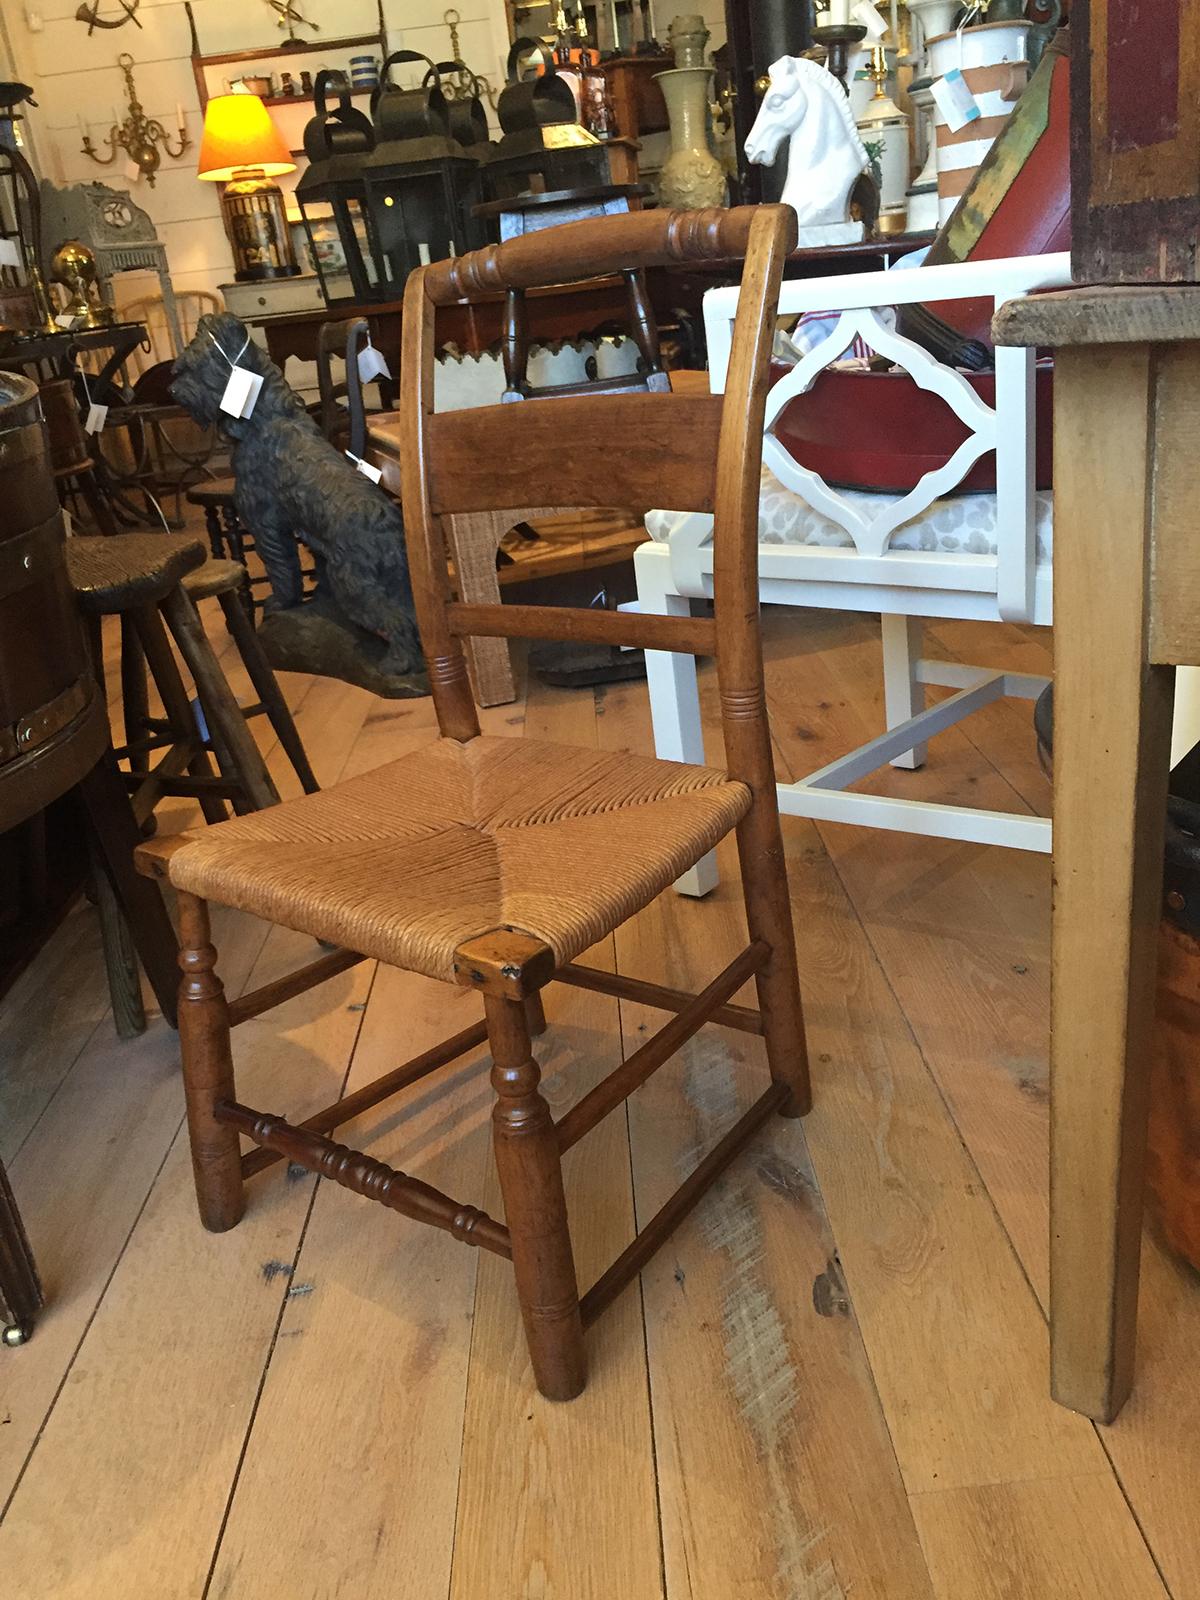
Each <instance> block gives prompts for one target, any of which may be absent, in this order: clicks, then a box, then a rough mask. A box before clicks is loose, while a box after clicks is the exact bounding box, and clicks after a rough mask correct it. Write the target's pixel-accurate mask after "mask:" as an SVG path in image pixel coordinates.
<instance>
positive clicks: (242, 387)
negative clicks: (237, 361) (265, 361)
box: [221, 367, 263, 417]
mask: <svg viewBox="0 0 1200 1600" xmlns="http://www.w3.org/2000/svg"><path fill="white" fill-rule="evenodd" d="M262 386H263V381H262V375H261V373H258V372H250V371H249V370H248V369H247V368H246V367H234V369H233V371H232V372H231V373H230V374H229V382H228V383H227V384H226V385H225V393H224V394H223V395H222V396H221V410H222V411H225V412H228V414H229V415H230V416H231V417H248V416H249V415H250V413H251V412H252V411H253V410H254V407H255V404H256V403H257V401H258V391H259V390H260V389H261V388H262Z"/></svg>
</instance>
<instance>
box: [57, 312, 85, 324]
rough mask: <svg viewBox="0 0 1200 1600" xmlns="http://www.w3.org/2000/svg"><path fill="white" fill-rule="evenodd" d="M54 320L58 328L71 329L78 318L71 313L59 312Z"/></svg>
mask: <svg viewBox="0 0 1200 1600" xmlns="http://www.w3.org/2000/svg"><path fill="white" fill-rule="evenodd" d="M54 320H55V322H56V323H57V324H58V326H59V327H60V328H73V327H74V326H75V324H76V323H77V322H78V321H79V318H78V317H77V316H76V315H75V313H74V312H73V311H60V312H59V313H58V315H57V316H56V317H55V319H54Z"/></svg>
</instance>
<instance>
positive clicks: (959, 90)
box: [931, 67, 983, 133]
mask: <svg viewBox="0 0 1200 1600" xmlns="http://www.w3.org/2000/svg"><path fill="white" fill-rule="evenodd" d="M931 93H932V95H933V99H934V103H935V104H936V106H937V108H938V110H939V111H940V112H941V113H942V115H943V116H944V117H945V119H946V126H947V127H948V128H949V129H950V132H951V133H957V132H958V130H959V129H960V128H965V127H966V125H967V123H968V122H975V121H976V120H977V119H978V118H979V117H981V116H982V115H983V113H982V112H981V111H980V109H979V105H978V102H977V101H976V99H975V96H974V95H973V94H972V93H971V91H970V88H969V87H968V85H967V80H966V79H965V78H964V77H963V75H962V73H961V72H960V71H959V69H958V68H957V67H951V69H950V71H949V72H948V73H947V74H946V76H945V77H944V78H939V79H938V80H937V82H936V83H935V84H934V85H933V87H932V90H931Z"/></svg>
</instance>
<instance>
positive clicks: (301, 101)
mask: <svg viewBox="0 0 1200 1600" xmlns="http://www.w3.org/2000/svg"><path fill="white" fill-rule="evenodd" d="M377 42H378V41H377ZM374 92H375V91H374V89H373V88H371V89H351V91H350V97H351V99H353V98H354V96H355V95H369V94H373V93H374ZM262 103H263V105H265V106H311V105H315V104H316V95H313V94H265V95H263V97H262ZM295 153H296V152H295V151H294V150H293V152H292V154H293V155H295Z"/></svg>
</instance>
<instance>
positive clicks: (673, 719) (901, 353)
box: [636, 253, 1071, 894]
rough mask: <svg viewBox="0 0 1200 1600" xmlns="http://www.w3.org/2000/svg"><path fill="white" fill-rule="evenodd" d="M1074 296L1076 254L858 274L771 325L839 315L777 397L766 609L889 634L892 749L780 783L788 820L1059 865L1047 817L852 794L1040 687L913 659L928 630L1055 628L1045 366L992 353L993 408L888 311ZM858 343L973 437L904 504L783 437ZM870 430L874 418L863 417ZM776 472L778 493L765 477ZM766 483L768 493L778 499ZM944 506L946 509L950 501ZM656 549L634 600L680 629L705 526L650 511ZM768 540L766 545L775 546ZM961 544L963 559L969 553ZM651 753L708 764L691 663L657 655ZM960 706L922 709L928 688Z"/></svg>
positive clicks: (715, 342)
mask: <svg viewBox="0 0 1200 1600" xmlns="http://www.w3.org/2000/svg"><path fill="white" fill-rule="evenodd" d="M1070 281H1071V271H1070V257H1069V255H1067V254H1065V253H1064V254H1057V255H1046V256H1031V257H1020V258H1013V259H1007V260H999V261H985V262H965V263H956V264H952V265H944V266H933V267H922V268H921V269H920V270H918V271H896V270H892V271H890V272H882V271H879V272H870V273H854V274H851V275H848V276H846V277H835V278H820V279H808V280H797V281H791V282H788V283H785V284H784V286H783V291H782V294H781V296H780V302H779V313H780V316H781V317H789V316H794V315H797V314H801V313H805V312H809V313H813V312H827V313H830V314H831V316H832V315H836V318H837V320H836V323H835V325H834V327H833V330H832V332H830V333H829V334H828V336H827V337H825V338H824V339H822V340H821V341H820V342H819V343H818V344H816V345H815V346H813V347H812V348H811V349H810V350H808V351H807V353H806V354H805V355H804V356H803V357H802V358H801V360H800V361H799V362H798V363H797V364H796V365H795V366H794V367H792V368H790V369H789V370H788V372H787V373H786V374H785V375H784V376H783V377H781V378H779V379H778V380H777V381H776V382H775V383H774V385H773V386H772V388H771V390H770V391H769V393H768V396H767V407H766V423H765V428H766V433H765V439H764V444H763V467H764V497H763V505H762V512H761V515H760V545H759V593H760V599H761V600H763V601H764V602H769V603H774V604H782V605H791V606H810V607H817V608H828V609H835V610H853V611H878V612H879V613H880V616H881V619H882V634H883V664H884V700H885V713H886V721H887V732H886V733H884V734H883V735H882V736H881V737H879V738H877V739H873V740H871V741H870V742H869V743H868V744H866V745H864V746H862V747H861V748H860V749H858V750H855V751H852V752H850V753H849V754H848V755H846V756H843V757H840V758H839V759H838V760H836V761H834V762H831V763H830V764H829V765H828V766H826V767H823V768H822V769H821V770H820V771H818V772H814V773H810V774H809V775H808V776H807V777H805V778H802V779H800V780H799V781H798V782H795V783H789V784H780V786H779V803H780V809H781V810H782V811H784V812H787V813H790V814H792V815H797V816H807V817H813V818H817V819H819V820H825V821H837V822H855V823H860V824H864V825H868V826H874V827H883V828H889V829H896V830H899V831H904V832H911V833H920V834H926V835H933V836H939V837H944V838H952V839H962V840H974V841H977V842H981V843H990V844H1004V845H1008V846H1010V847H1016V848H1021V849H1027V850H1041V851H1046V850H1049V848H1050V821H1049V819H1048V818H1043V817H1032V816H1021V815H1014V814H1009V813H1004V812H990V811H981V810H977V809H973V808H969V807H964V806H952V805H944V804H938V803H935V802H930V801H918V800H906V799H898V798H892V797H887V796H881V795H866V794H858V793H848V792H846V790H847V788H848V786H849V785H850V784H852V783H855V782H857V781H858V780H859V779H861V778H864V777H866V776H867V775H868V774H869V773H871V772H873V771H875V770H877V769H878V768H879V767H881V766H883V765H885V764H886V763H888V762H891V763H892V764H893V765H895V766H899V767H910V768H911V767H917V766H920V765H921V764H922V763H923V762H924V759H925V744H926V741H927V740H928V739H930V738H932V737H933V736H934V735H935V734H936V733H940V732H942V731H944V730H945V729H946V728H948V727H951V726H953V725H954V724H955V723H956V722H958V721H960V720H961V719H962V718H963V717H965V716H967V715H969V714H970V713H971V712H972V711H975V710H977V709H979V707H980V706H982V705H986V704H987V703H989V702H990V701H992V700H995V699H998V698H1000V697H1002V696H1004V695H1015V696H1019V697H1021V698H1027V699H1031V698H1036V696H1037V695H1038V694H1039V693H1040V692H1041V689H1042V688H1043V687H1044V685H1045V683H1046V681H1047V680H1046V679H1044V678H1037V677H1032V676H1030V675H1027V674H1020V673H1011V672H998V671H994V670H989V669H985V668H980V667H971V666H965V665H963V664H961V663H947V662H938V661H930V660H925V659H923V658H922V657H921V619H922V618H963V619H967V620H978V621H995V622H1001V621H1004V622H1025V623H1037V624H1048V623H1049V622H1050V620H1051V569H1050V564H1049V549H1050V543H1051V538H1052V531H1051V524H1052V496H1050V495H1049V494H1039V493H1038V491H1037V489H1036V478H1035V470H1034V456H1035V450H1034V445H1035V437H1036V433H1035V428H1036V416H1035V386H1034V376H1035V360H1036V352H1035V351H1034V350H1032V349H1019V348H998V349H997V350H996V367H995V405H994V406H992V405H989V404H987V403H986V401H984V400H983V399H982V398H981V397H980V395H979V394H978V393H977V391H976V390H975V389H974V388H973V387H972V386H971V385H970V384H969V383H968V382H967V380H966V378H965V377H964V376H963V375H962V374H961V373H960V372H958V371H956V370H955V369H954V368H951V367H948V366H946V365H944V364H943V363H941V362H939V361H938V360H937V359H936V358H935V357H934V356H932V355H930V354H929V353H928V351H926V350H925V349H924V348H923V347H922V346H920V345H917V344H915V343H914V342H913V341H912V340H910V339H907V338H904V337H902V336H901V335H900V334H898V333H897V332H896V331H895V330H894V328H893V327H892V325H891V324H892V320H893V319H892V317H891V315H890V310H889V308H891V307H893V306H896V305H901V304H912V303H916V302H928V303H932V304H936V303H938V302H941V301H947V300H978V299H988V300H991V301H992V302H993V303H994V304H995V305H997V306H998V305H1001V304H1003V303H1004V302H1005V301H1007V300H1012V299H1015V298H1016V297H1018V296H1020V295H1024V294H1028V293H1031V292H1033V291H1035V290H1039V289H1051V288H1059V287H1063V286H1065V285H1067V284H1069V283H1070ZM737 299H738V290H737V289H736V288H730V289H716V290H712V291H710V293H709V294H707V295H706V296H705V301H704V317H705V325H706V330H707V334H708V348H709V363H710V387H711V388H712V390H713V391H714V392H717V393H719V392H721V391H722V390H723V388H724V383H725V371H726V367H727V364H728V359H729V344H730V329H731V327H732V323H733V318H734V315H735V314H736V308H737ZM856 340H860V341H861V342H862V343H863V344H865V345H867V346H868V347H869V348H870V349H871V350H873V351H875V352H876V353H877V354H879V355H881V356H883V357H885V358H886V359H887V360H888V361H889V362H891V363H893V364H894V365H895V366H896V367H898V368H902V369H903V370H904V371H905V372H906V373H907V374H908V375H909V377H910V378H911V379H912V381H913V382H914V383H916V384H917V385H919V386H920V387H921V388H922V389H926V390H929V391H931V392H932V393H934V394H936V395H938V396H940V397H941V399H942V400H944V401H945V403H946V404H947V405H948V406H949V407H950V408H951V410H952V411H954V413H955V414H956V415H957V417H958V418H959V420H960V421H961V423H962V424H963V426H964V428H965V429H966V437H965V439H964V440H963V441H962V443H961V444H960V445H959V446H958V447H957V449H955V450H954V451H953V453H952V454H951V455H950V457H949V458H948V460H947V461H946V462H945V463H944V464H943V465H941V466H940V467H937V468H934V469H932V470H930V471H929V472H926V473H925V474H924V476H923V477H922V478H921V479H920V480H919V481H918V482H917V483H916V485H915V486H914V487H913V488H912V489H910V490H908V492H907V493H904V494H897V493H892V492H887V493H885V492H882V491H880V492H875V491H861V490H860V491H848V490H842V489H836V488H833V487H831V486H830V485H829V484H828V483H826V482H825V481H824V479H823V478H822V477H821V476H820V475H819V474H818V473H817V472H815V471H813V470H811V469H809V468H807V467H804V466H802V465H801V464H800V463H799V462H798V461H797V460H796V459H795V457H794V456H792V455H791V453H790V452H789V451H788V450H787V449H786V448H785V446H784V445H783V443H782V442H781V441H780V440H779V439H777V438H776V436H775V432H774V429H775V424H776V423H777V422H778V420H779V418H780V417H781V415H782V414H783V412H784V409H785V408H786V406H787V405H788V403H789V402H790V401H791V400H792V399H794V398H795V397H796V396H798V395H801V394H804V393H806V392H807V391H808V390H809V389H810V388H811V387H812V385H813V383H814V382H815V381H816V379H817V377H818V376H819V375H820V373H821V372H823V371H824V370H825V369H826V368H827V367H828V366H830V365H831V364H832V363H833V362H835V361H837V360H839V359H840V358H841V357H842V356H843V355H844V354H845V353H846V351H847V350H848V349H849V348H850V346H851V345H852V344H853V343H854V342H855V341H856ZM863 426H864V428H865V429H869V427H870V419H869V417H868V418H864V421H863ZM987 451H994V452H995V458H996V489H995V491H994V492H993V493H984V494H974V493H972V494H970V495H964V496H955V495H954V491H955V490H956V489H957V487H958V485H960V484H961V482H962V480H963V479H964V478H965V477H966V475H967V474H968V473H969V472H970V471H971V469H972V468H973V467H974V466H975V464H976V462H977V461H978V460H979V459H980V457H981V456H983V455H984V454H985V452H987ZM768 473H769V474H770V476H768ZM772 480H774V481H773V482H772ZM948 497H949V498H948ZM769 501H770V502H772V503H777V502H779V501H783V502H786V505H787V508H788V510H787V517H786V518H785V520H789V519H790V521H789V526H790V527H791V528H792V530H793V532H798V533H799V536H800V538H802V539H803V540H804V542H795V540H794V539H793V540H789V539H787V538H785V539H783V540H782V542H781V541H780V540H779V538H778V536H777V535H776V534H775V533H774V531H773V530H768V528H767V525H766V517H767V508H768V502H769ZM964 507H966V508H969V510H970V512H971V514H972V516H973V517H974V519H975V522H976V525H977V527H979V528H982V530H983V533H982V535H978V536H976V537H975V538H973V539H970V540H966V541H964V540H962V539H960V538H958V537H957V536H955V537H954V538H949V537H947V538H945V539H943V538H940V537H939V536H938V533H937V529H938V525H939V518H944V517H945V515H946V514H947V512H949V514H950V516H951V518H952V519H953V518H961V515H962V513H963V508H964ZM646 521H647V528H648V530H649V531H650V533H651V535H652V539H651V542H649V543H647V544H645V545H642V546H641V547H640V548H639V550H638V552H637V556H636V567H637V575H638V597H639V602H640V605H641V609H643V610H645V611H665V612H668V613H672V612H674V613H678V612H680V611H683V612H686V610H687V609H688V605H689V602H690V601H691V600H692V599H696V598H702V597H705V596H708V595H711V593H712V519H711V517H705V516H700V515H695V514H692V515H682V514H675V513H670V512H653V513H651V515H650V516H649V517H648V518H647V519H646ZM768 534H769V536H768V537H764V535H768ZM964 544H966V545H967V546H968V547H967V548H963V545H964ZM647 667H648V673H649V679H650V701H651V709H652V713H653V719H654V734H655V746H656V749H657V752H658V754H659V756H660V757H666V758H672V759H676V760H682V761H696V760H699V759H701V757H702V749H703V744H702V735H701V728H700V712H699V697H698V693H697V687H696V679H695V665H694V662H693V660H692V658H690V657H687V658H675V657H666V656H664V655H662V654H661V653H657V652H647ZM925 684H939V685H943V686H946V687H950V688H952V689H954V690H956V691H957V692H956V693H955V694H954V695H952V696H951V697H950V698H948V699H945V700H942V701H940V702H939V703H938V704H936V705H933V706H930V707H928V708H926V707H925V705H924V685H925ZM715 881H716V878H715V868H714V866H713V864H712V862H711V860H709V861H706V862H702V863H701V864H700V865H699V866H698V867H696V868H694V869H693V871H692V872H691V873H689V874H688V875H687V877H686V878H685V879H682V880H681V881H680V883H679V885H678V887H679V888H680V889H681V890H683V891H684V892H688V893H695V894H700V893H704V892H705V891H706V890H707V889H709V888H711V887H712V886H713V884H714V883H715Z"/></svg>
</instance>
